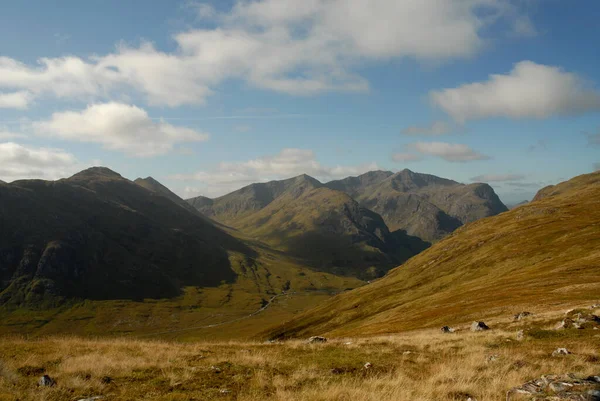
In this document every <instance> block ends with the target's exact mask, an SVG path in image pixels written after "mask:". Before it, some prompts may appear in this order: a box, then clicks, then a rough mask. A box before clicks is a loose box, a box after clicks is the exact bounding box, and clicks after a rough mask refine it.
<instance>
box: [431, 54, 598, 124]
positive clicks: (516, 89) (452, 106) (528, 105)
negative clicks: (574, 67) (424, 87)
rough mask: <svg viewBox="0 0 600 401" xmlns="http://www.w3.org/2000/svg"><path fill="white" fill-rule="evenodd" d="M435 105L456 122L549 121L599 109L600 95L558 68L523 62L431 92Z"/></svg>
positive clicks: (579, 78)
mask: <svg viewBox="0 0 600 401" xmlns="http://www.w3.org/2000/svg"><path fill="white" fill-rule="evenodd" d="M430 98H431V101H432V102H433V104H435V105H437V106H438V107H440V108H441V109H442V110H444V111H445V112H446V113H448V114H449V115H450V116H452V117H453V118H454V119H455V120H456V121H459V122H465V121H467V120H474V119H482V118H489V117H507V118H547V117H551V116H556V115H559V116H564V115H577V114H582V113H585V112H588V111H597V110H600V92H599V91H597V90H594V89H590V85H589V84H588V83H586V82H585V80H583V79H582V78H581V77H579V76H578V75H576V74H574V73H569V72H566V71H563V70H562V69H561V68H559V67H553V66H546V65H541V64H536V63H534V62H532V61H521V62H519V63H517V64H515V66H514V68H513V70H512V71H511V72H510V73H509V74H506V75H497V74H494V75H491V76H490V78H489V79H488V80H487V81H485V82H477V83H471V84H466V85H462V86H459V87H457V88H452V89H444V90H441V91H432V92H430Z"/></svg>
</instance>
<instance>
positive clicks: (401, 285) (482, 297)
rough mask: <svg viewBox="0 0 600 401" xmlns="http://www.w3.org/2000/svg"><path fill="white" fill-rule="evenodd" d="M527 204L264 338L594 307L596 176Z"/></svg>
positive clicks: (599, 281)
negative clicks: (588, 304)
mask: <svg viewBox="0 0 600 401" xmlns="http://www.w3.org/2000/svg"><path fill="white" fill-rule="evenodd" d="M535 199H536V200H534V201H533V202H531V203H529V204H526V205H523V206H521V207H519V208H516V209H514V210H512V211H509V212H507V213H502V214H500V215H498V216H494V217H489V218H485V219H481V220H478V221H476V222H474V223H470V224H467V225H466V226H464V227H461V228H460V229H458V230H456V231H455V232H454V233H453V234H451V235H450V236H449V237H447V238H445V239H444V240H442V241H440V242H438V243H437V244H435V245H434V246H432V247H431V248H429V249H428V250H426V251H424V252H422V253H421V254H419V255H417V256H415V257H414V258H412V259H410V260H409V261H408V262H406V263H405V264H404V265H402V266H400V267H398V268H396V269H394V270H392V271H390V272H389V273H388V275H387V276H385V277H384V278H382V279H380V280H377V281H376V282H374V283H372V284H369V285H367V286H364V287H361V288H359V289H356V290H353V291H350V292H347V293H345V294H341V295H338V296H336V297H334V298H332V299H330V300H328V301H327V302H324V303H323V304H322V305H320V306H318V307H316V308H314V309H312V310H309V311H307V312H305V313H303V314H301V315H299V316H298V317H296V318H295V319H293V320H291V321H288V322H286V323H285V325H283V326H280V327H279V328H277V329H275V330H271V331H269V332H268V333H267V335H269V336H271V337H294V336H307V335H314V334H319V335H321V334H326V335H331V336H347V335H374V334H381V333H390V332H397V331H406V330H411V329H417V328H426V327H441V326H442V325H447V324H448V325H452V324H458V323H465V322H470V321H473V320H480V319H484V318H490V317H495V316H499V315H502V316H505V315H506V314H509V313H516V312H520V311H522V310H529V311H532V312H536V313H537V312H540V313H543V312H544V311H545V308H547V307H553V308H556V307H557V306H560V305H571V304H573V303H581V302H593V301H596V302H597V300H598V299H597V298H598V294H599V293H600V274H599V273H600V173H598V172H597V173H593V174H588V175H583V176H579V177H575V178H573V179H572V180H570V181H567V182H564V183H561V184H558V185H555V186H553V187H551V188H546V189H542V190H541V191H540V193H539V194H538V196H536V198H535Z"/></svg>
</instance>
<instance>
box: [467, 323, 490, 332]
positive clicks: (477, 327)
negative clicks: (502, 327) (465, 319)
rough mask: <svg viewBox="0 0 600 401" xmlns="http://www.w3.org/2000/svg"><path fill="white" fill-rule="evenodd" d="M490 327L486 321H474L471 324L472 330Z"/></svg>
mask: <svg viewBox="0 0 600 401" xmlns="http://www.w3.org/2000/svg"><path fill="white" fill-rule="evenodd" d="M489 329H490V328H489V327H488V325H487V324H485V323H484V322H473V323H472V324H471V331H484V330H489Z"/></svg>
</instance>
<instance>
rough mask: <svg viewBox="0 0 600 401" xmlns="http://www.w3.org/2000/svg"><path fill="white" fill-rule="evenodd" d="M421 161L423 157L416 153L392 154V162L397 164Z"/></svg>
mask: <svg viewBox="0 0 600 401" xmlns="http://www.w3.org/2000/svg"><path fill="white" fill-rule="evenodd" d="M421 159H422V157H421V156H419V155H416V154H414V153H405V152H399V153H394V154H392V160H393V161H395V162H414V161H418V160H421Z"/></svg>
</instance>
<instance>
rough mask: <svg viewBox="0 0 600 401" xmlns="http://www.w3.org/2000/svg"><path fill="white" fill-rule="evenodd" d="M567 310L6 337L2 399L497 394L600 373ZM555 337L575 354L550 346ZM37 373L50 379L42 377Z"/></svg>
mask: <svg viewBox="0 0 600 401" xmlns="http://www.w3.org/2000/svg"><path fill="white" fill-rule="evenodd" d="M562 312H564V311H561V312H559V311H556V312H555V313H552V314H550V313H549V314H546V315H536V316H533V317H532V318H527V319H526V320H524V321H520V322H512V319H511V318H510V317H506V318H503V319H499V320H495V321H489V322H488V323H489V324H490V326H491V327H492V330H489V331H487V332H480V333H471V332H470V331H469V330H468V328H467V327H466V326H464V327H459V331H457V332H455V333H451V334H442V333H440V332H439V331H438V330H423V331H414V332H407V333H403V334H399V335H388V336H378V337H368V338H367V337H365V338H337V339H330V340H329V341H328V342H327V343H326V344H312V345H309V344H306V343H305V342H303V341H300V340H290V341H286V342H282V343H262V342H223V341H220V342H199V343H176V342H166V341H142V340H132V339H96V340H92V339H80V338H65V337H49V338H46V339H36V340H27V339H23V338H17V337H5V338H1V339H0V400H2V401H5V400H11V401H12V400H17V399H18V400H21V401H26V400H36V401H38V400H48V401H50V400H79V399H82V398H85V397H92V396H103V397H104V399H106V400H107V401H110V400H170V401H175V400H186V401H187V400H212V399H216V400H240V401H258V400H289V401H291V400H298V401H299V400H306V401H309V400H310V401H319V400H322V401H325V400H352V401H367V400H370V401H371V400H372V401H375V400H377V401H385V400H390V401H392V400H394V401H402V400H407V401H408V400H411V401H418V400H465V401H466V400H467V399H468V397H475V398H476V399H478V400H479V401H482V400H486V401H493V400H504V399H505V394H506V391H507V390H509V389H510V388H512V387H514V386H518V385H521V384H523V383H524V382H526V381H528V380H531V379H534V378H536V377H540V376H541V375H543V374H563V373H575V374H577V375H581V376H588V375H592V374H593V375H598V374H599V373H600V356H599V351H600V331H599V330H594V329H584V330H576V329H572V330H560V331H556V330H553V329H552V327H553V326H554V324H555V323H556V322H557V321H559V320H560V319H561V318H562V317H563V316H564V315H563V314H562ZM596 313H598V311H596ZM520 329H524V330H525V333H526V335H525V338H524V340H522V341H517V340H516V332H517V330H520ZM557 347H566V348H568V349H569V350H570V351H571V352H572V354H571V355H566V356H561V357H553V356H551V354H552V351H553V350H555V349H556V348H557ZM490 357H492V358H491V359H492V360H490ZM367 362H369V363H371V364H372V367H370V368H368V369H365V368H364V365H365V364H366V363H367ZM42 374H48V375H49V376H51V377H52V378H54V379H56V382H57V384H56V386H54V387H47V388H41V387H37V385H36V382H37V380H38V379H39V377H40V376H41V375H42Z"/></svg>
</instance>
